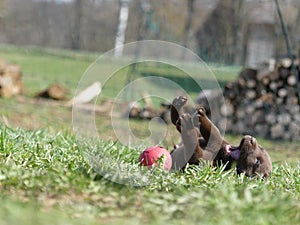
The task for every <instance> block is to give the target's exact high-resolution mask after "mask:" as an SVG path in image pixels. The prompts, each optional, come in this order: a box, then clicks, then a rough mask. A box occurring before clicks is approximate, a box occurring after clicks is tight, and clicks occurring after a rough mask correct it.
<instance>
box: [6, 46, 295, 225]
mask: <svg viewBox="0 0 300 225" xmlns="http://www.w3.org/2000/svg"><path fill="white" fill-rule="evenodd" d="M0 58H4V59H6V60H7V61H9V62H11V63H17V64H19V65H21V66H22V70H23V79H24V82H25V87H26V90H27V92H26V96H28V97H31V96H32V95H33V94H34V93H35V92H36V91H39V90H40V89H43V88H46V87H47V86H48V85H50V84H51V83H52V82H58V83H61V84H63V85H65V86H67V87H68V88H69V89H70V94H69V97H72V93H74V92H75V91H76V88H77V83H78V82H79V80H80V78H81V76H82V74H83V73H84V71H86V69H87V68H88V66H89V65H90V64H91V63H92V62H93V61H94V60H95V59H96V58H97V55H96V54H91V53H82V52H71V51H65V50H64V51H61V50H52V49H37V48H17V47H12V46H9V47H7V46H2V47H0ZM109 66H110V65H109V64H108V65H107V68H105V67H104V68H103V72H105V71H107V70H109ZM211 68H212V70H213V71H214V73H215V74H216V77H217V79H218V81H219V82H220V85H221V86H222V85H224V84H225V83H226V82H227V81H230V80H233V79H234V78H235V77H236V76H237V73H238V71H239V69H240V68H238V67H228V66H218V65H211ZM126 74H128V68H123V69H121V70H119V71H118V72H117V73H116V74H115V75H114V76H112V78H111V80H110V81H109V82H107V83H106V86H105V90H104V93H103V94H104V96H105V97H106V98H111V97H114V96H115V94H116V93H118V92H120V90H121V88H122V86H123V85H124V83H126V82H127V77H126ZM182 74H183V73H182V71H180V70H178V69H176V68H174V67H170V66H169V65H159V66H157V67H156V66H155V67H153V66H150V65H149V64H143V65H139V67H138V71H137V72H136V73H135V74H134V76H135V77H138V78H144V77H149V76H160V77H164V78H167V79H172V81H174V82H175V83H180V84H182V86H183V88H184V89H188V91H189V94H190V95H191V96H192V97H194V96H196V95H197V92H198V90H197V85H196V84H195V83H193V82H194V81H193V80H192V79H186V78H187V76H186V75H182ZM200 78H201V79H202V80H201V82H204V80H206V81H207V82H209V79H208V78H207V77H200ZM148 84H149V83H147V85H148ZM151 88H153V89H154V90H156V91H158V90H160V88H161V87H160V86H159V85H157V83H154V84H152V86H151ZM164 91H166V92H167V91H168V90H164ZM158 102H159V101H158V100H157V102H156V104H158ZM0 103H1V106H2V107H1V111H0V112H1V114H0V116H1V118H0V121H1V122H2V125H0V188H1V194H0V198H1V202H2V204H1V206H0V212H1V213H0V224H44V225H48V224H120V223H122V224H222V225H223V224H246V225H247V224H299V221H300V164H299V163H300V162H299V159H300V151H299V147H300V143H297V142H286V141H285V142H279V141H277V142H274V141H270V140H263V139H258V141H259V142H260V143H261V144H262V145H263V146H265V147H266V148H267V149H268V150H269V153H270V155H271V157H272V159H273V172H272V175H271V177H270V178H269V179H267V180H255V179H247V178H246V177H244V176H240V177H238V176H237V175H236V174H235V171H234V170H230V171H227V172H225V171H223V170H222V168H218V169H213V168H211V167H209V166H207V165H202V166H197V167H195V166H189V167H187V168H186V170H185V171H184V172H172V173H167V172H165V171H161V170H159V169H156V170H153V171H143V170H142V171H143V173H142V175H141V173H140V170H139V167H138V159H139V155H140V153H141V152H142V151H143V149H144V148H145V147H146V146H138V147H133V146H131V147H128V146H126V145H122V144H121V143H119V142H118V141H116V139H115V137H114V130H113V129H112V126H111V121H110V117H108V116H106V117H105V116H99V117H97V119H96V124H97V128H98V132H99V137H100V138H99V139H98V140H96V141H95V140H94V141H93V140H90V139H87V138H77V137H76V136H75V135H74V133H73V132H72V112H71V110H70V109H69V108H65V107H60V106H51V105H47V104H41V105H36V104H26V103H24V102H18V101H16V100H14V99H8V100H7V99H0ZM131 125H132V129H133V130H134V132H136V133H140V134H141V133H142V135H145V133H143V132H145V131H147V129H148V122H146V121H131ZM169 129H170V130H171V131H170V133H169V134H168V135H169V136H168V138H170V139H172V140H176V139H177V138H178V134H177V132H176V131H174V129H173V128H172V127H169ZM226 138H227V139H228V140H230V141H231V142H233V143H236V144H237V143H238V142H239V140H240V138H241V136H232V135H229V134H227V135H226ZM171 142H172V141H166V142H163V143H162V144H163V145H164V147H166V148H168V149H169V150H170V149H171V148H172V144H171ZM100 156H101V157H100ZM141 184H143V185H141Z"/></svg>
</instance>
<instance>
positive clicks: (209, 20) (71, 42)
mask: <svg viewBox="0 0 300 225" xmlns="http://www.w3.org/2000/svg"><path fill="white" fill-rule="evenodd" d="M279 2H280V5H281V8H282V12H283V17H284V19H285V22H286V24H287V26H288V29H289V32H290V36H291V41H292V44H293V51H294V54H297V55H298V53H299V51H300V27H299V26H298V23H297V21H299V20H300V14H299V9H300V1H298V0H280V1H279ZM121 14H122V15H121ZM120 36H121V37H120ZM118 37H119V38H121V40H117V38H118ZM122 38H123V39H122ZM283 38H284V37H283V34H282V30H281V27H280V23H279V19H278V16H277V14H276V8H275V4H274V1H273V0H243V1H236V0H184V1H182V0H169V1H159V0H0V43H1V44H11V45H20V46H21V45H22V46H24V45H34V46H40V47H50V48H63V49H73V50H83V51H94V52H99V51H100V52H105V51H108V50H110V49H113V48H114V46H115V45H116V42H118V41H119V42H120V41H121V42H125V43H128V42H132V41H136V40H146V39H159V40H165V41H171V42H175V43H178V44H180V45H183V46H186V47H188V48H189V49H191V50H193V51H194V52H195V53H197V54H198V55H199V56H200V57H201V58H202V59H203V60H205V61H209V62H219V63H224V64H236V65H242V66H251V67H256V66H257V65H258V64H259V63H261V62H262V61H264V60H268V59H270V58H272V57H280V56H282V55H284V54H285V53H286V48H285V44H284V39H283Z"/></svg>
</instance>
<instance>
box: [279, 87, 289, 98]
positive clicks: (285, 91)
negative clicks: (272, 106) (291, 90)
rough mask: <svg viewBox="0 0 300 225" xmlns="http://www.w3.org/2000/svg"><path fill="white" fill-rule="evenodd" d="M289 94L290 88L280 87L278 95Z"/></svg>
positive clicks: (281, 96) (282, 96) (284, 95)
mask: <svg viewBox="0 0 300 225" xmlns="http://www.w3.org/2000/svg"><path fill="white" fill-rule="evenodd" d="M287 95H288V90H287V89H286V88H280V89H279V90H278V96H279V97H280V98H285V97H286V96H287Z"/></svg>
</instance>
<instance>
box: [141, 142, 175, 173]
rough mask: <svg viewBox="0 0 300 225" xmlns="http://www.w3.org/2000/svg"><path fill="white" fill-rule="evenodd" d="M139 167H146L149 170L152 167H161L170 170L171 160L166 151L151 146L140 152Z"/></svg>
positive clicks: (159, 147)
mask: <svg viewBox="0 0 300 225" xmlns="http://www.w3.org/2000/svg"><path fill="white" fill-rule="evenodd" d="M140 165H141V166H148V168H149V169H150V168H151V167H153V166H160V165H162V166H163V169H164V170H170V169H171V167H172V158H171V155H170V153H169V151H168V150H167V149H165V148H163V147H161V146H151V147H148V148H146V149H145V150H144V151H143V152H142V154H141V156H140Z"/></svg>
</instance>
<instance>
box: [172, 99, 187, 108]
mask: <svg viewBox="0 0 300 225" xmlns="http://www.w3.org/2000/svg"><path fill="white" fill-rule="evenodd" d="M186 102H187V97H184V96H178V97H176V98H174V100H173V102H172V105H173V106H174V107H175V108H176V109H180V108H181V107H182V106H183V105H185V103H186Z"/></svg>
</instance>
